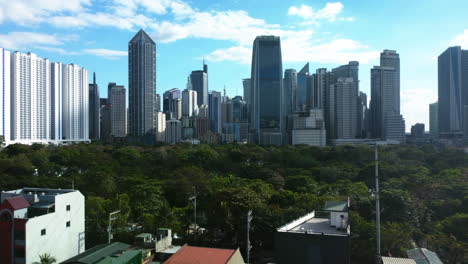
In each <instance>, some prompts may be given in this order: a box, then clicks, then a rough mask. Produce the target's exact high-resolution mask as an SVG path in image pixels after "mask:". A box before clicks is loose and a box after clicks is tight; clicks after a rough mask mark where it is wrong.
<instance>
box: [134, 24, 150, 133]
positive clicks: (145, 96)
mask: <svg viewBox="0 0 468 264" xmlns="http://www.w3.org/2000/svg"><path fill="white" fill-rule="evenodd" d="M128 85H129V89H128V92H129V93H128V95H129V96H128V106H129V109H128V110H129V112H128V125H129V126H128V128H129V130H128V134H130V135H131V136H134V137H141V136H144V135H154V134H155V132H156V108H157V107H156V44H155V43H154V41H153V40H152V39H151V38H150V37H149V36H148V34H146V32H145V31H143V30H140V31H139V32H138V33H137V34H136V35H135V36H134V37H133V38H132V40H130V42H129V43H128Z"/></svg>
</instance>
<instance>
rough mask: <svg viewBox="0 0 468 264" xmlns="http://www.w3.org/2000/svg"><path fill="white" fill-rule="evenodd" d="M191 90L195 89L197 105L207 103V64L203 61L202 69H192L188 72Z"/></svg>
mask: <svg viewBox="0 0 468 264" xmlns="http://www.w3.org/2000/svg"><path fill="white" fill-rule="evenodd" d="M190 84H191V87H192V90H195V91H197V104H198V107H200V106H202V105H208V65H206V64H205V62H203V70H202V71H192V73H191V74H190Z"/></svg>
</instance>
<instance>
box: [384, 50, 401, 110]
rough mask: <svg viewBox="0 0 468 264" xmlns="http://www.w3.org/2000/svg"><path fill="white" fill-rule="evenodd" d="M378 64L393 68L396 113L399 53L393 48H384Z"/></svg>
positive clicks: (397, 107) (398, 102)
mask: <svg viewBox="0 0 468 264" xmlns="http://www.w3.org/2000/svg"><path fill="white" fill-rule="evenodd" d="M380 66H381V67H391V68H394V69H395V74H396V76H395V79H396V80H395V82H396V84H395V85H396V86H395V104H396V106H395V108H396V109H398V111H397V114H400V55H399V54H398V53H397V52H396V51H395V50H388V49H386V50H384V51H383V52H382V53H380Z"/></svg>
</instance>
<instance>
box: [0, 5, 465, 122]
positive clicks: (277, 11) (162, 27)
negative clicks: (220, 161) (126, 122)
mask: <svg viewBox="0 0 468 264" xmlns="http://www.w3.org/2000/svg"><path fill="white" fill-rule="evenodd" d="M17 2H18V3H17V5H15V6H11V7H10V8H11V9H13V10H9V11H8V12H6V11H5V12H3V13H4V14H5V15H4V16H1V17H0V23H2V25H3V26H2V29H1V30H0V35H2V38H1V40H0V46H1V47H3V48H6V49H9V50H11V51H13V50H19V51H22V52H28V51H31V52H34V53H36V54H38V55H39V56H41V57H45V58H49V59H50V60H51V61H63V62H65V63H72V62H73V63H77V64H78V65H82V66H83V67H85V68H87V69H88V70H89V71H90V72H96V73H97V76H98V77H97V78H98V85H99V86H100V89H101V90H100V94H101V96H102V97H106V96H107V95H106V92H107V91H105V89H104V87H107V83H108V82H117V83H122V84H123V85H124V86H126V87H128V83H127V78H126V77H127V76H126V74H125V73H126V72H128V69H127V63H126V61H127V59H126V51H125V50H126V45H127V42H128V39H130V38H131V37H132V36H133V34H135V32H136V31H137V30H138V29H140V28H143V29H145V30H147V32H148V34H149V35H150V36H151V37H152V38H154V40H155V42H156V44H157V45H159V44H160V45H159V46H158V47H159V48H158V54H157V61H158V65H160V66H161V67H158V69H157V76H158V78H157V81H156V82H157V87H158V93H162V92H164V91H166V90H169V89H170V88H173V87H177V88H179V89H181V90H183V88H184V87H185V85H186V76H188V75H189V74H190V72H191V71H192V70H196V69H199V68H200V65H201V62H202V60H203V58H205V59H206V61H207V64H208V65H210V90H217V91H222V89H223V87H224V85H226V89H227V93H228V94H229V95H231V96H235V95H240V94H242V79H244V78H248V77H249V75H250V74H249V72H250V66H249V63H250V59H251V58H250V56H251V42H252V40H253V39H254V38H255V36H256V35H262V34H267V33H270V34H273V35H279V36H280V37H282V42H283V43H282V46H283V47H282V52H283V61H284V62H283V69H288V68H294V69H296V70H297V71H299V70H300V69H301V67H302V66H303V65H304V64H305V63H307V62H310V68H311V71H313V70H315V69H318V68H322V67H327V68H329V69H331V68H333V67H336V66H339V65H342V64H345V63H347V62H348V61H351V60H356V61H359V63H360V65H361V67H360V68H361V72H360V80H361V83H360V90H361V91H363V92H365V93H367V94H368V95H369V94H370V69H371V66H372V65H377V64H378V54H379V52H380V51H381V50H384V49H395V50H398V52H399V53H400V56H401V72H402V74H401V112H402V114H403V116H405V119H406V120H407V122H408V124H414V123H417V122H422V123H425V124H428V119H429V114H428V111H427V105H428V104H429V103H432V102H435V101H436V98H437V56H438V55H439V54H440V53H441V52H443V51H444V50H445V49H446V48H447V47H449V46H454V45H461V46H462V48H463V47H464V48H465V49H466V46H467V44H468V43H467V42H468V30H467V29H466V26H464V25H463V24H462V23H460V21H462V17H463V16H462V12H461V10H463V9H464V8H463V6H468V3H465V2H463V1H458V4H457V3H453V4H457V5H458V7H459V8H457V9H456V10H450V15H447V14H446V13H447V12H444V10H447V9H448V8H449V7H446V6H444V5H443V3H430V4H428V5H424V6H418V5H417V4H416V3H407V2H405V10H404V11H401V10H400V9H398V7H399V6H400V5H401V3H402V2H401V1H393V2H392V3H379V4H378V3H373V2H367V1H366V3H362V2H361V3H352V2H350V1H342V2H326V1H318V2H314V3H311V2H307V1H303V2H302V1H294V2H292V3H282V2H277V3H275V4H274V5H272V6H274V8H273V9H272V10H270V11H271V12H264V11H262V10H261V9H260V8H258V7H259V6H261V5H263V4H265V3H263V1H258V2H257V1H256V2H255V3H249V2H245V1H244V2H242V1H227V2H226V4H225V5H224V4H223V6H222V7H221V6H220V5H217V4H215V3H214V2H210V1H201V2H197V4H196V5H195V4H194V3H188V2H183V1H178V0H177V1H167V2H164V3H158V2H157V1H156V4H155V5H154V6H152V8H151V7H149V6H148V7H146V8H145V6H144V4H141V3H140V2H139V1H126V2H127V3H133V4H135V6H134V7H135V8H133V7H131V6H128V7H126V8H122V7H121V8H120V10H119V8H118V7H119V5H118V3H117V1H115V2H114V1H109V2H106V6H103V5H102V4H97V3H95V2H90V1H81V0H76V1H71V2H70V3H69V4H64V5H58V4H54V3H51V4H50V5H43V4H40V5H35V4H34V3H26V2H27V1H17ZM26 4H27V5H26ZM153 4H154V3H153ZM158 4H159V6H158ZM377 4H378V5H377ZM107 5H108V6H107ZM44 6H46V7H44ZM18 7H20V8H23V9H24V10H23V12H21V13H22V14H23V13H24V12H26V15H24V16H17V15H16V16H15V17H10V15H9V14H17V13H15V11H17V9H18ZM109 7H110V8H109ZM2 8H7V5H3V6H2ZM416 8H417V9H416ZM392 10H393V11H395V12H392ZM397 10H398V12H396V11H397ZM415 10H418V13H425V14H426V16H424V17H420V18H419V19H418V23H416V24H417V25H413V24H414V23H407V22H408V21H409V20H411V19H413V17H412V15H413V13H414V12H413V11H415ZM18 12H19V11H18ZM132 12H133V13H132ZM132 14H136V15H137V16H132ZM93 15H94V16H93ZM111 15H116V17H115V18H116V20H115V21H113V22H112V23H111V22H110V21H109V20H108V19H107V18H109V17H110V16H111ZM153 16H154V18H150V17H153ZM379 16H385V18H386V20H387V21H386V22H385V23H383V22H382V26H385V28H386V30H384V32H385V33H386V34H380V33H374V32H377V31H376V27H378V26H379V27H380V25H381V23H369V22H370V21H372V20H373V19H377V18H379ZM133 17H134V18H133ZM132 18H133V19H132ZM156 18H158V19H157V21H156ZM434 18H439V19H444V21H445V22H447V23H449V24H450V25H451V27H449V28H446V27H444V28H443V30H442V26H441V25H438V24H437V23H435V22H434V21H436V20H437V19H434ZM226 20H229V21H231V22H230V23H225V21H226ZM106 21H107V22H106ZM188 21H189V22H190V23H189V22H188ZM91 22H92V23H91ZM201 23H208V24H209V23H217V24H218V25H219V26H220V27H221V28H219V30H216V32H215V31H213V30H211V29H209V28H201V27H200V28H197V29H198V30H191V27H192V26H200V25H201ZM374 24H376V25H374ZM377 24H378V25H377ZM92 25H93V26H92ZM401 26H405V30H406V32H405V33H402V32H400V31H399V30H398V28H399V27H401ZM70 28H72V29H71V30H70ZM425 28H431V32H437V34H435V33H434V34H432V35H431V34H427V33H426V32H427V31H426V30H424V29H425ZM192 29H194V28H192ZM218 31H219V32H218ZM223 32H224V33H223ZM226 32H228V33H230V34H226ZM370 32H372V33H370ZM109 59H111V60H109ZM109 64H111V65H112V67H109ZM426 127H428V126H426ZM407 131H409V126H407Z"/></svg>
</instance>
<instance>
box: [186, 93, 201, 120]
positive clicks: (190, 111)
mask: <svg viewBox="0 0 468 264" xmlns="http://www.w3.org/2000/svg"><path fill="white" fill-rule="evenodd" d="M201 106H202V105H201ZM197 112H198V104H197V91H195V90H188V89H185V90H184V91H182V116H188V117H190V116H193V115H196V114H197Z"/></svg>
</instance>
